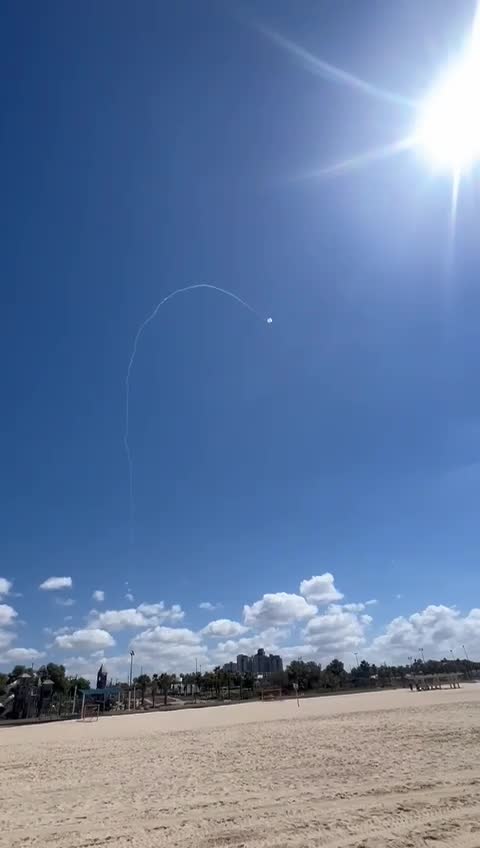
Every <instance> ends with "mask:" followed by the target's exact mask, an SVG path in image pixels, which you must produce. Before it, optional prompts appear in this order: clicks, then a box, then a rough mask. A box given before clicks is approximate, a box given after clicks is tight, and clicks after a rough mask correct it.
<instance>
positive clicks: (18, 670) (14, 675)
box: [8, 665, 27, 683]
mask: <svg viewBox="0 0 480 848" xmlns="http://www.w3.org/2000/svg"><path fill="white" fill-rule="evenodd" d="M26 670H27V668H26V666H24V665H14V666H13V668H12V670H11V672H10V674H9V675H8V682H9V683H13V681H14V680H18V678H19V677H21V676H22V674H25V672H26Z"/></svg>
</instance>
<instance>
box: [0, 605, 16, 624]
mask: <svg viewBox="0 0 480 848" xmlns="http://www.w3.org/2000/svg"><path fill="white" fill-rule="evenodd" d="M17 615H18V613H17V611H16V610H14V609H13V607H10V606H9V605H8V604H0V627H8V626H9V625H10V624H13V623H14V621H15V619H16V618H17Z"/></svg>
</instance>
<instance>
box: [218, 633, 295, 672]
mask: <svg viewBox="0 0 480 848" xmlns="http://www.w3.org/2000/svg"><path fill="white" fill-rule="evenodd" d="M289 635H290V631H289V630H286V629H284V628H279V627H269V628H267V629H266V630H262V631H261V632H260V633H255V634H253V635H251V636H241V637H240V638H239V639H227V640H226V641H225V642H218V644H217V645H216V647H215V648H213V649H212V650H211V651H210V652H209V656H210V659H211V660H213V665H223V663H225V662H230V661H231V660H235V659H236V658H237V656H238V654H247V655H251V654H254V653H256V651H257V650H258V648H264V649H265V651H266V652H267V653H271V654H277V653H279V652H280V653H282V654H283V651H284V649H283V648H280V645H281V644H282V642H284V641H285V640H286V639H288V637H289Z"/></svg>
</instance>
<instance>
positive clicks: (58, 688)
mask: <svg viewBox="0 0 480 848" xmlns="http://www.w3.org/2000/svg"><path fill="white" fill-rule="evenodd" d="M38 675H39V677H40V679H41V680H51V681H52V683H53V691H54V692H55V693H56V694H65V693H66V692H68V690H69V686H70V681H69V680H68V679H67V677H66V674H65V666H64V665H57V663H48V664H47V665H42V666H41V667H40V668H39V669H38Z"/></svg>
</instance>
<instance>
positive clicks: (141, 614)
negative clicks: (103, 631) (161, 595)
mask: <svg viewBox="0 0 480 848" xmlns="http://www.w3.org/2000/svg"><path fill="white" fill-rule="evenodd" d="M184 616H185V613H184V612H183V610H182V608H181V607H180V606H179V604H173V605H172V606H171V607H166V606H165V604H164V602H163V601H160V602H159V603H156V604H140V605H139V606H138V607H129V608H127V609H120V610H105V611H104V612H98V611H97V610H92V612H91V613H90V617H89V624H90V626H91V627H101V628H102V627H105V628H107V630H114V631H119V630H129V629H135V628H140V627H154V626H155V625H157V624H161V623H162V622H167V621H168V622H170V623H172V624H174V623H176V622H178V621H181V620H182V619H183V618H184Z"/></svg>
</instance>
